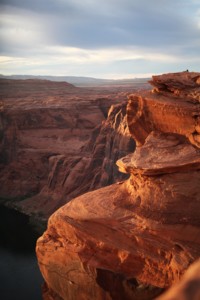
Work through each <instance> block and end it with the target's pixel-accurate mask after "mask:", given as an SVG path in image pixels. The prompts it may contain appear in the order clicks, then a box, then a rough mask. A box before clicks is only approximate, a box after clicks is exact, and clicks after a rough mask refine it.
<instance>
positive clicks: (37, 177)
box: [0, 79, 133, 211]
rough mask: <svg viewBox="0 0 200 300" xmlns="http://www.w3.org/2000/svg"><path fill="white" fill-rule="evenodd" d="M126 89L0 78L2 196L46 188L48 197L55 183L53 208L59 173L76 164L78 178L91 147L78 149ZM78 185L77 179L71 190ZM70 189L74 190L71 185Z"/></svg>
mask: <svg viewBox="0 0 200 300" xmlns="http://www.w3.org/2000/svg"><path fill="white" fill-rule="evenodd" d="M129 89H130V90H131V89H132V88H131V87H129ZM132 90H133V89H132ZM126 94H127V91H126V90H125V89H124V87H118V89H117V91H115V90H114V89H113V88H110V89H109V88H107V89H106V88H104V89H101V88H93V89H92V88H90V89H86V88H77V87H74V86H73V85H71V84H68V83H66V82H52V81H48V80H5V79H4V80H3V79H2V80H0V97H1V103H0V186H1V188H0V197H1V199H3V200H5V199H7V200H22V199H24V198H30V197H32V196H33V195H36V194H38V193H39V192H40V191H41V190H42V188H44V190H45V189H50V190H51V191H50V193H49V191H48V192H47V193H46V195H47V196H48V197H49V195H50V196H51V194H52V190H55V189H56V187H57V190H56V192H58V194H57V196H56V199H57V203H54V204H52V207H53V206H54V207H56V208H57V207H59V205H61V200H60V193H61V194H62V192H61V189H62V182H63V180H64V178H62V180H61V182H60V183H59V184H57V185H56V182H58V176H59V174H60V178H61V177H62V175H64V176H65V177H66V176H67V178H68V177H69V176H68V175H67V171H66V169H68V172H71V171H73V173H75V165H76V168H77V177H80V176H79V172H80V173H81V172H82V171H83V169H84V165H85V164H87V163H88V161H89V159H90V158H89V157H90V154H91V153H89V151H90V150H91V149H88V152H87V154H86V153H84V154H82V149H83V147H86V144H87V143H88V141H89V139H90V135H91V132H92V131H93V130H94V128H95V127H96V126H100V125H101V122H102V121H104V120H105V118H106V117H107V112H108V109H109V107H110V106H111V105H112V104H115V103H118V102H121V101H122V99H123V100H124V98H125V97H126ZM94 138H95V137H94ZM94 143H95V144H96V142H95V140H94V139H93V144H94ZM117 158H118V156H117ZM78 163H79V166H77V164H78ZM62 164H63V165H62ZM99 164H100V163H99ZM94 167H95V166H94ZM61 169H62V170H63V171H61ZM61 173H62V174H61ZM64 173H65V174H64ZM54 175H55V178H53V177H54ZM74 175H75V174H74ZM70 176H71V177H73V175H72V174H71V175H70ZM79 179H80V178H79ZM65 181H66V180H65ZM68 183H69V184H70V185H71V184H73V182H70V180H68ZM66 184H67V183H66ZM58 185H59V187H58ZM67 185H68V184H67ZM77 185H79V183H78V179H77V184H76V186H74V190H76V189H77ZM68 187H69V185H68ZM70 188H71V189H72V190H73V186H72V185H71V187H70ZM64 190H65V187H64ZM86 190H87V188H86V189H85V191H86ZM59 191H60V192H59ZM68 193H69V192H66V193H65V194H68ZM76 195H78V193H77V194H76V193H75V195H74V196H76ZM37 199H39V198H37ZM43 199H44V198H43ZM59 202H60V204H59ZM9 203H11V202H9ZM11 204H12V203H11ZM33 204H34V203H32V204H31V205H32V208H33ZM12 205H13V204H12ZM44 209H46V207H45V208H44ZM52 209H53V208H52ZM52 209H51V211H52ZM41 210H42V205H41ZM29 211H30V210H29Z"/></svg>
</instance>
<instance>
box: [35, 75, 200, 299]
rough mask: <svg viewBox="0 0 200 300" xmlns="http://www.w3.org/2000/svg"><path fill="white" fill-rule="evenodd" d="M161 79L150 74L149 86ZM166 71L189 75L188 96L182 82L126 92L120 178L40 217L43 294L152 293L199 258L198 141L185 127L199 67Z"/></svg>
mask: <svg viewBox="0 0 200 300" xmlns="http://www.w3.org/2000/svg"><path fill="white" fill-rule="evenodd" d="M163 78H164V75H163V76H161V77H160V79H159V77H156V79H155V80H154V78H153V85H155V84H157V83H156V82H157V81H158V80H161V79H162V81H164V79H163ZM166 78H168V79H167V80H166V84H165V85H166V86H167V85H168V82H170V85H171V83H173V85H176V82H177V79H176V78H178V85H179V86H181V84H180V82H182V83H183V84H182V86H184V87H185V82H190V81H193V80H194V78H195V82H196V83H197V86H195V87H193V88H194V89H195V88H196V89H197V90H196V92H195V90H193V92H194V93H195V97H194V98H193V99H194V101H191V91H189V92H188V94H187V88H184V95H188V96H184V97H183V96H182V93H179V94H178V95H177V93H173V92H171V87H170V91H169V92H166V89H165V91H164V93H163V92H162V89H158V90H157V92H156V94H155V93H154V92H153V93H151V92H144V93H140V94H139V95H137V94H135V95H132V96H130V97H129V104H128V109H127V120H128V126H129V130H130V133H131V135H132V136H133V137H134V139H135V140H136V143H137V145H138V147H137V148H136V151H135V153H132V154H130V155H128V156H126V157H125V158H122V159H120V160H119V161H118V163H117V164H118V165H119V167H120V169H121V170H122V171H123V172H128V173H129V174H130V178H129V179H128V180H126V181H123V182H120V183H116V184H114V185H110V186H108V187H105V188H102V189H99V190H96V191H93V192H90V193H87V194H84V195H82V196H80V197H78V198H76V199H74V200H72V201H71V202H69V203H68V204H67V205H65V206H63V207H62V208H60V209H59V210H57V211H56V212H55V213H54V214H53V215H52V216H51V217H50V219H49V222H48V229H47V231H46V232H45V233H44V234H43V236H42V237H41V238H40V239H39V240H38V242H37V257H38V262H39V266H40V269H41V272H42V274H43V276H44V279H45V281H46V284H47V289H48V292H49V295H50V294H51V293H54V296H55V295H58V296H59V297H60V298H61V299H68V300H69V299H70V300H75V299H77V298H79V299H81V300H83V299H95V300H96V299H97V300H98V299H143V300H145V299H153V298H155V297H156V296H157V295H158V294H159V293H160V292H161V290H160V289H162V288H167V287H169V286H171V285H172V284H173V283H175V282H177V281H178V280H179V279H180V278H181V277H182V275H183V274H184V273H185V271H186V270H187V268H188V267H189V265H190V264H191V263H192V262H193V261H194V260H196V259H197V258H198V257H199V247H200V239H199V236H200V221H199V211H200V190H199V186H200V150H199V147H198V146H199V144H198V142H196V141H194V139H192V138H191V136H192V135H194V130H196V129H195V128H198V126H199V125H200V124H199V109H200V107H199V103H197V102H196V99H197V98H196V95H197V94H198V88H199V86H198V82H199V78H200V74H199V73H195V75H194V73H189V72H187V74H186V72H183V73H178V74H168V75H166ZM170 78H171V79H170ZM154 83H155V84H154ZM180 89H181V88H180ZM184 124H185V125H184ZM195 134H196V132H195ZM47 294H48V293H46V295H47ZM46 299H50V298H49V297H47V298H46Z"/></svg>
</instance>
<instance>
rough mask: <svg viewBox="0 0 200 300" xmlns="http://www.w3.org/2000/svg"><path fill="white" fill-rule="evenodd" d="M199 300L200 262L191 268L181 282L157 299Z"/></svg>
mask: <svg viewBox="0 0 200 300" xmlns="http://www.w3.org/2000/svg"><path fill="white" fill-rule="evenodd" d="M198 299H200V260H198V261H196V262H195V263H193V264H192V265H191V266H190V267H189V269H188V270H187V271H186V273H185V274H184V276H183V278H182V279H181V281H180V282H178V283H177V284H175V285H174V286H173V287H172V288H170V289H169V290H168V291H167V292H166V293H164V294H163V295H162V296H160V297H159V298H157V300H198Z"/></svg>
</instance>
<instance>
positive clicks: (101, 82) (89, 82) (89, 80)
mask: <svg viewBox="0 0 200 300" xmlns="http://www.w3.org/2000/svg"><path fill="white" fill-rule="evenodd" d="M0 78H3V79H23V80H26V79H43V80H51V81H57V82H61V81H66V82H68V83H71V84H73V85H75V86H78V87H94V86H106V85H109V86H110V85H112V86H113V85H117V86H119V85H123V86H124V85H131V84H136V83H137V84H140V83H141V84H144V83H147V82H148V80H150V78H133V79H101V78H93V77H81V76H80V77H79V76H48V75H47V76H45V75H43V76H40V75H38V76H37V75H8V76H6V75H2V74H0Z"/></svg>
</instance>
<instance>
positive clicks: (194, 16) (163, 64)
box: [0, 0, 200, 79]
mask: <svg viewBox="0 0 200 300" xmlns="http://www.w3.org/2000/svg"><path fill="white" fill-rule="evenodd" d="M186 69H189V71H196V72H198V71H200V0H101V1H100V0H0V74H4V75H11V74H21V75H22V74H27V75H53V76H56V75H57V76H63V75H65V76H89V77H96V78H114V79H115V78H116V79H117V78H135V77H149V76H151V75H152V74H161V73H169V72H179V71H184V70H186Z"/></svg>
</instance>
